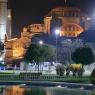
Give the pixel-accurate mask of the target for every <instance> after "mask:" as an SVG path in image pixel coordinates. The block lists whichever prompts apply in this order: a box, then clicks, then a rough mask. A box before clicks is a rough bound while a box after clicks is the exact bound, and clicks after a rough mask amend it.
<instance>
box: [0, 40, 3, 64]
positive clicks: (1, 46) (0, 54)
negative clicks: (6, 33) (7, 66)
mask: <svg viewBox="0 0 95 95" xmlns="http://www.w3.org/2000/svg"><path fill="white" fill-rule="evenodd" d="M3 54H4V44H3V42H1V41H0V58H1V60H0V63H2V61H3V58H2V57H3Z"/></svg>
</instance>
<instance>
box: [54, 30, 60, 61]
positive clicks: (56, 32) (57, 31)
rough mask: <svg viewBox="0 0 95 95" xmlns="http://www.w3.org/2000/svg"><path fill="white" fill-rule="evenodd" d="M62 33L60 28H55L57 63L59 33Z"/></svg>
mask: <svg viewBox="0 0 95 95" xmlns="http://www.w3.org/2000/svg"><path fill="white" fill-rule="evenodd" d="M59 33H60V30H59V29H56V30H55V34H56V63H57V47H58V46H57V45H58V35H59Z"/></svg>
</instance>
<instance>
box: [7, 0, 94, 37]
mask: <svg viewBox="0 0 95 95" xmlns="http://www.w3.org/2000/svg"><path fill="white" fill-rule="evenodd" d="M57 6H74V7H78V8H80V9H81V10H82V11H83V12H84V13H85V14H87V15H91V14H93V13H94V9H95V0H67V4H65V3H64V0H9V3H8V7H10V8H11V9H12V35H13V36H15V37H16V36H20V32H21V31H22V28H23V27H24V26H26V25H29V24H32V23H40V22H43V17H44V15H46V14H47V13H48V12H49V11H50V10H51V9H52V8H54V7H57Z"/></svg>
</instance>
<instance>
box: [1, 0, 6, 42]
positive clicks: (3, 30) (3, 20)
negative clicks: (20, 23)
mask: <svg viewBox="0 0 95 95" xmlns="http://www.w3.org/2000/svg"><path fill="white" fill-rule="evenodd" d="M6 27H7V0H0V41H2V42H4V40H5V35H6V33H7V29H6Z"/></svg>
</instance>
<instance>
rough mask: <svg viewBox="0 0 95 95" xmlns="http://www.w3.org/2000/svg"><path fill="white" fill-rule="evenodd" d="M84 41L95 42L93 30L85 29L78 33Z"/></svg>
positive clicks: (94, 31)
mask: <svg viewBox="0 0 95 95" xmlns="http://www.w3.org/2000/svg"><path fill="white" fill-rule="evenodd" d="M79 38H81V39H83V40H84V41H85V42H95V30H87V31H84V32H83V33H81V34H80V35H79Z"/></svg>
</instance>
